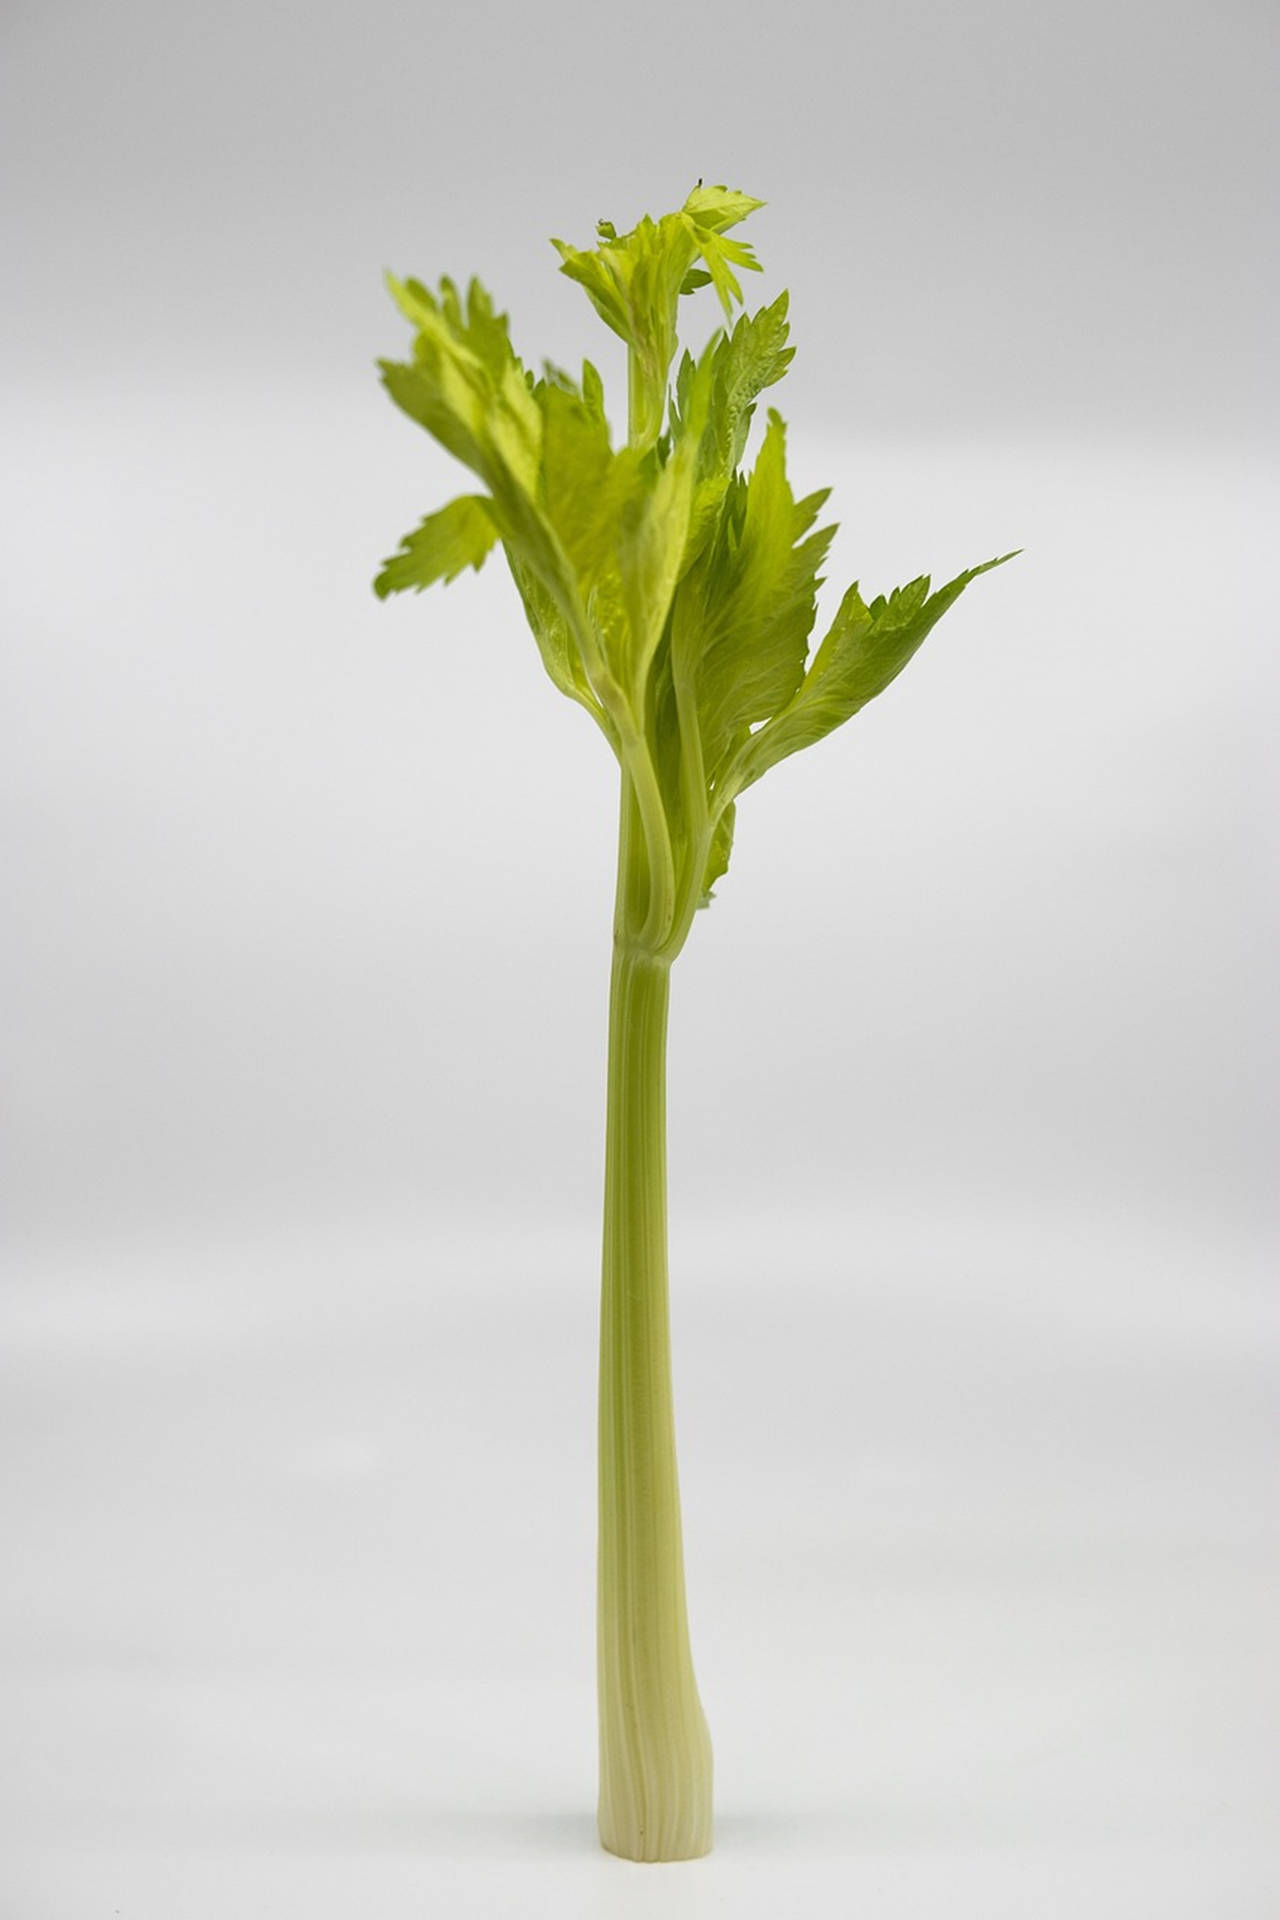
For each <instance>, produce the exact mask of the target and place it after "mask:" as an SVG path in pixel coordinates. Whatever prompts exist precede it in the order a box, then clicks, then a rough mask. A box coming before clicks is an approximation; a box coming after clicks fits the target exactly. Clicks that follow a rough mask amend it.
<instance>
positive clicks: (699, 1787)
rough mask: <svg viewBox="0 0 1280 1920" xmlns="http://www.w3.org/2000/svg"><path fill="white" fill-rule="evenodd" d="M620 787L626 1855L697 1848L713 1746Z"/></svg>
mask: <svg viewBox="0 0 1280 1920" xmlns="http://www.w3.org/2000/svg"><path fill="white" fill-rule="evenodd" d="M637 827H638V823H637V821H636V819H635V801H634V798H633V797H632V795H631V793H630V790H629V784H628V783H627V782H625V781H624V784H623V811H622V825H621V833H620V843H619V862H618V915H617V923H616V930H615V945H614V958H613V976H612V982H611V992H610V1001H609V1108H608V1130H607V1136H606V1148H605V1201H604V1276H603V1287H602V1297H601V1320H600V1558H599V1612H598V1660H599V1698H600V1807H599V1822H600V1837H601V1840H602V1841H603V1843H604V1845H605V1846H606V1847H607V1848H608V1849H609V1850H610V1852H612V1853H618V1854H622V1855H623V1856H625V1857H626V1858H627V1859H630V1860H690V1859H694V1858H696V1857H697V1856H698V1855H700V1854H704V1853H706V1852H708V1851H709V1849H710V1846H711V1771H712V1770H711V1741H710V1737H709V1735H708V1732H707V1724H706V1720H705V1719H704V1717H703V1712H702V1705H701V1702H700V1701H699V1698H698V1688H697V1683H696V1681H695V1679H694V1674H693V1661H692V1658H691V1655H690V1651H689V1627H688V1619H687V1615H686V1610H685V1591H684V1551H683V1546H682V1542H681V1531H680V1493H679V1486H678V1483H677V1477H676V1447H675V1421H674V1416H673V1407H672V1392H671V1342H670V1329H669V1320H668V1306H667V1193H666V1179H667V1176H666V1044H667V1003H668V987H669V981H670V971H671V969H670V963H669V961H668V960H666V959H663V958H660V957H657V956H655V955H654V954H653V953H652V952H650V951H648V950H646V949H645V948H643V947H641V946H639V945H638V944H637V943H636V942H635V939H634V933H633V932H630V931H629V930H630V929H634V927H635V925H636V921H637V918H639V917H640V916H641V914H642V909H643V904H644V895H645V893H646V891H647V872H646V869H645V864H644V860H643V842H642V840H641V837H640V835H639V833H638V831H637Z"/></svg>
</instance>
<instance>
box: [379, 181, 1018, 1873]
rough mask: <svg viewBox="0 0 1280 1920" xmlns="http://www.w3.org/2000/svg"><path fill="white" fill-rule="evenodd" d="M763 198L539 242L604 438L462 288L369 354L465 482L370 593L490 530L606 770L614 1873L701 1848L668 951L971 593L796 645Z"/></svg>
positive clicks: (820, 556) (606, 1791)
mask: <svg viewBox="0 0 1280 1920" xmlns="http://www.w3.org/2000/svg"><path fill="white" fill-rule="evenodd" d="M762 204H763V203H762V202H761V201H759V200H754V199H752V198H751V197H750V196H749V195H747V194H745V193H737V192H732V191H730V190H729V189H727V188H725V187H704V186H703V185H702V184H701V183H699V184H698V186H697V187H695V189H694V190H693V192H692V193H691V194H690V195H689V197H688V199H687V200H686V201H685V203H684V205H683V206H682V207H681V208H680V209H679V210H678V211H677V212H675V213H669V214H666V215H664V216H663V217H662V218H661V219H659V220H653V219H650V218H645V219H643V220H641V221H640V222H639V224H638V225H637V226H635V227H634V228H633V229H632V230H631V231H630V232H629V233H621V234H620V233H618V232H616V230H615V229H614V227H613V226H612V225H611V224H610V223H609V222H608V221H601V222H600V224H599V227H598V230H597V240H598V244H597V245H596V246H595V247H593V248H590V249H586V250H579V249H578V248H576V247H572V246H569V245H567V244H566V243H565V242H563V241H560V240H557V241H554V242H553V245H554V246H555V248H556V250H557V252H558V253H559V255H560V260H561V271H562V272H564V273H566V274H567V275H568V276H569V278H570V279H572V280H575V281H577V283H578V284H579V285H580V286H581V287H582V288H583V289H584V290H585V292H586V294H587V296H588V298H589V299H590V301H591V303H592V305H593V306H594V307H595V309H596V312H597V313H598V314H599V315H600V317H601V319H602V320H603V321H604V322H605V324H606V326H608V327H609V328H610V329H611V330H612V331H613V332H614V333H615V334H617V335H618V336H619V337H620V338H621V339H622V340H623V341H624V342H625V345H626V350H627V437H626V441H625V443H624V444H621V445H618V446H615V445H614V442H613V437H612V435H611V432H610V427H609V421H608V418H607V416H606V412H605V404H604V390H603V384H602V381H601V378H600V375H599V374H598V373H597V371H596V369H595V367H594V366H592V365H591V363H590V362H589V361H586V362H584V363H583V367H582V373H581V377H580V378H577V379H575V378H572V377H571V376H570V375H568V374H566V373H564V372H561V371H560V370H559V369H558V368H556V367H553V366H551V365H550V364H549V363H547V364H544V371H543V374H542V377H541V378H540V379H539V378H535V376H534V375H533V374H532V373H530V372H527V371H526V369H525V368H524V366H523V365H522V364H521V362H520V360H519V359H518V358H517V357H516V355H515V353H514V352H513V350H512V346H511V342H510V338H509V335H508V328H507V321H506V317H505V316H504V315H501V314H498V313H495V311H494V308H493V304H492V302H491V300H490V298H489V296H488V294H487V293H486V292H485V291H484V289H483V288H482V287H481V286H480V284H479V283H478V281H476V280H472V281H471V283H470V285H469V286H468V288H467V290H466V293H465V295H464V294H463V293H461V292H460V291H459V290H458V288H457V287H456V286H455V285H454V283H453V282H452V281H450V280H447V279H446V280H442V281H441V282H440V284H439V288H438V290H437V291H435V292H432V291H429V290H428V288H427V287H425V286H423V285H422V284H421V283H420V282H419V281H417V280H412V279H411V280H404V281H400V280H396V279H394V278H390V279H389V285H390V289H391V293H392V295H393V297H394V299H395V301H396V304H397V305H398V307H399V308H400V311H401V313H402V314H403V315H404V317H405V319H406V320H407V321H408V322H409V325H410V326H411V327H412V329H413V346H412V352H411V354H410V357H409V358H408V359H406V360H384V361H381V362H380V363H379V365H380V367H381V372H382V378H383V381H384V383H385V385H386V388H387V391H388V393H389V394H390V395H391V398H392V399H393V400H394V401H395V403H396V404H397V406H399V407H400V408H402V409H403V411H404V412H405V413H407V414H408V415H409V417H410V418H411V419H412V420H415V421H417V422H418V424H419V425H420V426H423V427H425V428H426V430H427V432H428V433H430V434H431V435H432V436H433V437H434V438H435V439H436V440H437V441H438V442H439V443H440V445H441V446H443V447H444V448H446V449H447V451H448V452H449V453H451V454H453V455H455V456H456V458H457V459H458V460H459V461H461V462H462V464H463V465H464V466H465V467H467V468H469V469H470V471H471V473H472V474H473V475H474V476H475V478H476V480H477V481H478V482H479V491H477V492H472V493H467V494H463V495H461V496H460V497H459V498H458V499H456V500H453V501H451V502H450V503H449V504H448V505H447V506H444V507H441V508H440V509H439V510H438V511H437V512H435V513H432V514H429V515H428V517H427V518H426V519H425V520H423V521H422V523H421V524H420V525H419V526H418V527H417V528H416V529H415V530H414V531H413V532H412V533H410V534H408V535H407V536H406V538H405V539H404V541H403V542H402V544H401V547H400V550H399V551H398V552H397V553H396V554H395V555H394V556H393V557H392V558H391V559H389V560H387V561H386V562H385V564H384V565H383V567H382V570H381V572H380V573H379V574H378V576H377V579H376V581H375V583H374V585H375V588H376V591H377V592H378V594H379V595H380V596H383V597H385V596H386V595H388V594H391V593H396V592H400V591H402V590H404V589H406V588H413V589H417V590H420V589H422V588H424V587H427V586H430V585H431V584H432V583H433V582H435V581H438V580H444V581H449V580H452V579H454V578H455V577H456V576H457V575H458V574H459V573H461V572H462V571H463V570H464V569H465V568H467V567H474V568H477V569H478V568H479V567H481V566H482V565H483V563H484V561H485V559H486V558H487V557H488V555H489V553H490V552H491V551H492V549H493V548H494V547H495V546H498V545H501V547H502V549H503V552H504V554H505V556H506V560H507V564H508V566H509V568H510V570H511V574H512V577H513V579H514V581H515V585H516V589H517V592H518V593H519V596H520V599H521V601H522V603H523V606H524V611H525V615H526V617H527V619H528V623H529V626H530V627H531V629H532V631H533V637H534V640H535V641H536V643H537V645H538V648H539V651H540V652H541V655H542V659H543V663H544V665H545V667H546V670H547V672H548V674H549V675H550V677H551V679H552V680H553V681H554V683H555V685H556V686H557V687H558V688H559V689H560V691H561V692H562V693H564V694H567V695H568V696H569V698H570V699H571V700H576V701H577V702H578V704H579V705H580V706H583V707H585V708H586V710H587V712H588V713H589V714H590V715H591V717H592V719H593V720H594V721H595V723H596V725H597V726H598V727H599V729H600V731H601V732H602V733H603V735H604V737H605V739H606V740H607V741H608V743H609V746H610V748H611V749H612V751H613V754H614V756H615V758H616V760H617V763H618V767H619V772H620V787H621V797H620V814H619V834H618V869H617V896H616V903H615V908H614V920H613V961H612V979H611V986H610V1000H609V1056H608V1111H607V1123H606V1145H605V1191H604V1258H603V1284H602V1294H601V1316H600V1401H599V1450H600V1457H599V1567H598V1625H597V1659H598V1688H599V1722H600V1797H599V1809H598V1816H599V1828H600V1837H601V1839H602V1841H603V1844H604V1845H605V1847H607V1848H608V1849H609V1850H610V1851H611V1852H613V1853H616V1854H620V1855H623V1856H624V1857H626V1858H628V1859H632V1860H685V1859H691V1858H694V1857H695V1856H697V1855H700V1854H703V1853H706V1852H707V1851H708V1850H709V1848H710V1846H711V1835H712V1767H711V1742H710V1739H709V1736H708V1732H707V1725H706V1720H705V1718H704V1716H703V1712H702V1706H701V1703H700V1701H699V1698H698V1688H697V1683H696V1681H695V1679H694V1672H693V1661H692V1658H691V1655H690V1650H689V1632H688V1624H687V1618H686V1611H685V1593H684V1563H683V1548H682V1538H681V1525H680V1500H679V1491H678V1486H677V1478H676V1449H675V1428H674V1418H673V1409H672V1394H671V1356H670V1339H669V1327H668V1305H667V1206H666V1036H667V1004H668V987H669V980H670V972H671V965H672V962H673V961H674V960H675V958H676V956H677V955H678V954H679V952H680V950H681V948H682V947H683V946H684V943H685V941H686V940H687V939H688V937H689V933H690V930H691V928H692V926H693V924H694V921H695V919H696V917H697V914H698V910H699V908H701V907H705V906H706V905H707V903H708V902H709V901H710V899H711V898H712V888H713V887H714V886H715V884H716V883H717V882H718V881H719V880H720V879H722V878H723V876H724V874H725V872H726V871H727V869H728V866H729V857H730V851H731V848H732V844H733V833H734V822H735V816H736V810H737V804H738V801H739V799H740V798H741V796H742V795H743V794H744V793H745V792H746V791H747V789H748V788H750V787H752V786H754V785H755V783H756V782H757V781H758V780H759V779H760V778H761V777H762V776H763V775H764V774H766V773H768V772H769V770H770V769H771V768H772V767H774V766H776V765H777V763H778V762H779V761H780V760H785V759H786V758H787V757H788V755H790V754H793V753H796V752H798V751H799V750H800V748H802V747H807V746H810V745H811V744H812V743H813V742H814V741H816V740H820V739H822V737H823V736H824V735H825V734H828V733H830V732H831V731H832V730H833V728H835V727H838V726H840V725H841V724H842V723H843V722H844V721H845V720H848V719H849V718H850V716H851V715H853V714H855V713H857V712H858V710H859V708H861V707H864V706H866V704H867V702H868V701H869V700H873V699H874V698H875V697H876V695H877V694H880V693H883V691H884V689H885V688H886V687H887V686H888V685H889V683H890V681H891V680H893V679H895V678H896V676H897V675H898V674H899V673H900V672H901V671H902V669H903V668H904V667H905V666H906V664H907V662H908V661H909V660H910V659H911V657H912V655H913V654H914V653H915V652H916V650H917V648H918V647H919V646H920V644H921V642H922V641H923V640H924V638H925V636H926V635H927V634H928V633H929V632H930V631H931V630H932V628H933V627H934V626H935V625H936V623H937V621H938V620H939V619H940V618H941V616H942V615H943V614H944V613H945V612H946V611H947V609H948V607H950V606H951V605H952V604H953V602H954V601H956V600H957V599H958V598H959V596H960V595H961V593H963V591H964V589H965V588H966V587H967V586H968V585H969V582H970V581H971V580H974V579H976V578H977V576H978V575H979V574H980V573H986V572H987V571H988V570H989V569H990V568H992V567H996V566H999V565H1000V564H1001V563H1002V561H1003V560H1007V559H1009V558H1011V557H1012V556H1011V555H1009V554H1004V555H1002V556H1000V558H998V559H994V560H988V561H986V562H985V563H984V564H983V565H981V566H977V567H970V568H968V569H967V570H966V571H965V572H963V573H960V574H957V575H956V577H955V579H953V580H950V581H948V582H947V584H946V585H945V586H943V587H939V588H938V589H937V590H936V591H932V590H931V588H930V582H929V577H928V576H927V575H921V576H920V577H919V578H918V579H915V580H912V581H911V582H910V583H909V584H908V585H907V586H905V587H899V588H897V589H896V590H895V591H894V592H892V593H890V594H889V595H888V596H887V597H885V596H883V595H881V596H878V597H877V598H875V599H872V600H870V601H867V600H864V599H863V597H862V594H861V593H860V592H859V590H858V587H857V586H856V585H854V586H851V587H850V588H849V589H848V591H847V592H846V593H845V595H844V597H843V598H842V599H841V600H840V602H839V605H838V606H837V608H836V611H835V616H834V618H833V619H832V621H831V624H830V626H829V627H828V629H827V631H826V634H825V636H824V637H823V639H822V640H821V642H820V643H819V644H818V646H817V647H816V648H815V649H814V650H813V651H812V652H811V651H810V647H809V641H810V635H811V633H812V630H813V627H814V622H815V618H816V599H817V591H818V588H819V586H820V585H821V584H822V576H821V573H820V569H821V567H822V565H823V563H824V560H825V558H826V554H827V549H828V547H829V545H830V542H831V538H832V535H833V533H834V531H835V528H834V526H832V525H831V524H825V525H820V524H819V516H820V514H821V512H822V509H823V507H824V505H825V503H826V500H827V490H823V491H820V492H817V493H810V494H807V495H805V496H804V497H803V498H802V499H799V500H797V499H796V498H795V497H794V495H793V493H792V490H791V485H790V482H789V480H788V477H787V467H786V434H785V428H784V426H783V422H782V420H781V418H780V417H779V415H778V414H777V413H776V412H774V411H772V410H769V412H768V416H767V422H766V425H765V429H764V433H763V436H762V437H761V440H760V444H759V448H758V451H757V452H756V454H755V458H754V461H753V462H752V464H751V466H750V469H749V470H748V469H746V468H745V467H744V465H743V457H744V454H745V452H746V448H747V442H748V437H749V434H750V430H751V426H752V421H753V417H754V414H755V411H756V405H757V402H758V401H759V398H760V396H761V394H762V393H764V392H765V390H766V389H767V388H769V387H772V386H773V385H774V384H775V383H776V382H777V381H778V380H780V379H781V378H782V376H783V374H784V373H785V372H786V370H787V366H788V364H789V362H790V360H791V358H792V351H793V350H792V348H791V347H790V346H789V345H788V344H787V335H788V324H787V295H786V294H785V293H783V294H781V295H780V296H779V297H778V298H777V299H776V300H775V301H774V302H773V303H772V304H771V305H769V306H765V307H761V308H760V309H759V310H758V311H757V312H755V313H752V314H747V313H746V312H743V313H741V314H740V315H738V317H737V318H736V320H735V317H734V316H735V311H736V309H737V308H738V307H739V306H741V305H742V299H743V297H742V289H741V285H740V283H739V279H738V275H739V273H740V272H741V271H743V270H751V271H756V270H758V262H757V260H756V259H755V256H754V254H753V252H752V250H751V248H750V247H749V246H748V245H746V244H745V243H744V242H743V241H742V240H741V239H738V238H731V237H730V229H732V228H734V227H736V226H737V225H738V224H739V222H741V221H742V220H743V219H745V218H746V216H747V215H748V214H750V213H752V212H753V211H755V209H756V208H758V207H760V206H761V205H762ZM708 285H710V286H712V287H714V289H715V292H716V294H717V295H718V296H719V299H720V303H721V306H722V307H723V310H724V315H725V322H726V324H725V326H724V327H723V328H721V329H719V330H717V331H716V333H715V334H714V335H713V337H712V339H711V340H710V342H709V343H708V345H707V346H706V348H705V349H704V350H703V351H702V352H701V353H700V354H698V355H697V356H696V357H695V356H694V355H692V354H690V353H689V352H687V351H686V352H685V353H683V354H682V355H680V356H679V358H677V355H678V341H677V319H678V314H679V308H680V302H681V299H682V297H683V296H685V295H688V294H692V293H694V292H696V290H697V289H698V288H700V287H704V286H708Z"/></svg>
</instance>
